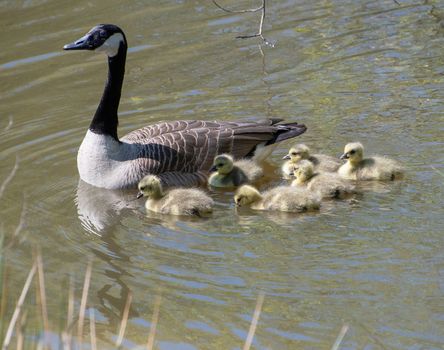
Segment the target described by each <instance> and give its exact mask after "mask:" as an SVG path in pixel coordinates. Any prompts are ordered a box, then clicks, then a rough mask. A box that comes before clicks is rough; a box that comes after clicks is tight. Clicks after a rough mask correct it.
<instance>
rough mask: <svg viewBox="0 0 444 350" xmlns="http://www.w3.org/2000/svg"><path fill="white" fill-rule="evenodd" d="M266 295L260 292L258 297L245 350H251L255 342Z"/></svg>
mask: <svg viewBox="0 0 444 350" xmlns="http://www.w3.org/2000/svg"><path fill="white" fill-rule="evenodd" d="M264 298H265V293H264V292H260V293H259V295H258V296H257V301H256V307H255V309H254V313H253V318H252V320H251V324H250V329H249V330H248V335H247V339H246V340H245V344H244V347H243V350H249V349H250V347H251V343H252V342H253V338H254V333H255V332H256V327H257V323H258V321H259V316H260V315H261V311H262V304H263V303H264Z"/></svg>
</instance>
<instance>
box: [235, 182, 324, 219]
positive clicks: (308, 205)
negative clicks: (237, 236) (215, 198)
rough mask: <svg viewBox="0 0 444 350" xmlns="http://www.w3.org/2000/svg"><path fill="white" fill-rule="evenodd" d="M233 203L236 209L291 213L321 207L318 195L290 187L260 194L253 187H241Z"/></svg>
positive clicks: (277, 188)
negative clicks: (248, 208)
mask: <svg viewBox="0 0 444 350" xmlns="http://www.w3.org/2000/svg"><path fill="white" fill-rule="evenodd" d="M234 202H235V204H236V206H237V207H243V206H249V207H250V208H251V209H254V210H273V211H285V212H293V213H301V212H306V211H314V210H319V208H320V206H321V201H320V198H319V196H318V195H316V194H313V193H311V192H308V191H305V190H302V189H299V188H295V187H290V186H278V187H275V188H272V189H271V190H268V191H266V192H264V193H263V194H261V193H260V192H259V191H258V190H257V189H256V188H254V187H253V186H250V185H243V186H241V187H240V188H239V189H238V190H237V191H236V194H235V196H234Z"/></svg>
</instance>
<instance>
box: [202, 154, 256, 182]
mask: <svg viewBox="0 0 444 350" xmlns="http://www.w3.org/2000/svg"><path fill="white" fill-rule="evenodd" d="M210 171H214V172H213V173H212V174H211V175H210V178H209V179H208V184H209V185H211V186H214V187H237V186H240V185H242V184H245V183H250V182H254V181H256V180H257V179H259V178H260V177H261V176H262V175H263V171H262V168H261V167H260V166H258V165H257V164H256V163H255V162H254V161H252V160H249V159H241V160H238V161H234V159H233V157H232V156H231V155H229V154H220V155H218V156H216V157H215V158H214V161H213V166H212V167H211V169H210Z"/></svg>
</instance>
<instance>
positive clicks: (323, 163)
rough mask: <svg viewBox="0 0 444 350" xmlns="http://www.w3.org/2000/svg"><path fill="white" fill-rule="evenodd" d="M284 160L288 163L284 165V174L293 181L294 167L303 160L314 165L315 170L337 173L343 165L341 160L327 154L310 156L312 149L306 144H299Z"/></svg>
mask: <svg viewBox="0 0 444 350" xmlns="http://www.w3.org/2000/svg"><path fill="white" fill-rule="evenodd" d="M282 159H284V160H286V162H285V163H284V164H283V165H282V174H283V176H284V178H286V179H291V175H290V173H291V172H292V169H293V165H295V164H298V163H299V162H300V161H301V160H308V161H310V162H311V163H313V165H314V167H315V170H319V171H328V172H335V171H337V170H338V169H339V167H340V166H341V165H342V164H343V162H341V161H340V160H339V159H337V158H335V157H331V156H327V155H325V154H313V155H310V148H308V147H307V146H306V145H304V144H302V143H301V144H298V145H296V146H294V147H292V148H290V151H288V154H287V155H286V156H284V157H283V158H282Z"/></svg>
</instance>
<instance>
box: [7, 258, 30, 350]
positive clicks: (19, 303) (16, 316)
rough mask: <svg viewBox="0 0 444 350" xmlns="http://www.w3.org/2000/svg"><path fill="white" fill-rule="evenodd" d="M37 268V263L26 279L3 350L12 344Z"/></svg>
mask: <svg viewBox="0 0 444 350" xmlns="http://www.w3.org/2000/svg"><path fill="white" fill-rule="evenodd" d="M36 268H37V266H36V263H35V262H34V264H33V265H32V268H31V271H29V274H28V277H27V278H26V282H25V285H24V286H23V289H22V293H21V294H20V297H19V299H18V301H17V305H16V307H15V310H14V313H13V314H12V318H11V321H10V322H9V326H8V330H7V331H6V335H5V340H4V341H3V346H2V350H6V349H7V348H8V346H9V343H10V342H11V337H12V332H13V331H14V327H15V324H16V322H17V319H18V317H19V315H20V310H21V308H22V306H23V303H24V301H25V298H26V294H28V290H29V287H30V286H31V282H32V279H33V277H34V275H35V270H36Z"/></svg>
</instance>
